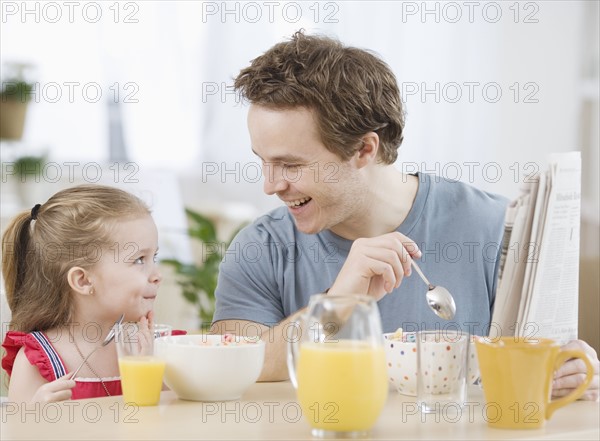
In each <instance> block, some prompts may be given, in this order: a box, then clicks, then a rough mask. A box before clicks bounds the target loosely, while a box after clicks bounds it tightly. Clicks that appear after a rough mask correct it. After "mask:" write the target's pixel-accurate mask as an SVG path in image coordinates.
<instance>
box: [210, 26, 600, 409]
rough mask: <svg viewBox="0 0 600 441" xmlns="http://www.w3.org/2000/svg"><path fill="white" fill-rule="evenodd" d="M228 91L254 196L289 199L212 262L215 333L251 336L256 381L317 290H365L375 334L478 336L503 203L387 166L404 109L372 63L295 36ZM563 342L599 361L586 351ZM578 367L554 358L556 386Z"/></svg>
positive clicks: (359, 54)
mask: <svg viewBox="0 0 600 441" xmlns="http://www.w3.org/2000/svg"><path fill="white" fill-rule="evenodd" d="M235 87H236V89H237V90H238V91H240V92H241V94H242V95H243V96H244V98H246V99H247V100H248V101H250V103H251V106H250V109H249V112H248V128H249V132H250V138H251V142H252V149H253V151H254V153H255V154H256V155H257V156H258V157H259V158H260V159H261V161H262V163H263V174H264V178H265V181H264V182H265V183H264V191H265V192H266V193H267V194H276V195H277V196H278V197H279V198H280V199H281V200H282V201H284V202H285V204H286V206H287V207H281V208H279V209H276V210H273V211H272V212H270V213H268V214H266V215H265V216H262V217H261V218H259V219H258V220H256V221H255V222H254V223H253V224H252V225H250V226H249V227H247V228H245V229H244V230H242V231H241V232H240V234H239V235H238V236H237V237H236V239H235V241H234V242H233V243H232V245H231V247H230V249H229V250H228V252H227V255H226V257H225V259H224V261H223V262H222V264H221V268H220V274H219V283H218V287H217V292H216V296H217V305H216V312H215V316H214V322H215V323H214V331H216V332H221V333H225V332H234V333H238V334H239V333H241V334H246V335H250V334H259V335H261V336H262V338H263V339H264V340H265V341H266V342H267V353H266V359H265V367H264V369H263V373H262V375H261V379H262V380H280V379H285V378H287V369H286V366H285V358H286V347H285V335H284V334H285V330H286V329H287V328H288V327H289V325H290V324H291V323H292V322H294V321H295V320H296V319H297V318H298V314H299V313H300V312H301V311H302V309H303V308H304V307H305V306H306V305H307V303H308V299H309V297H310V295H312V294H315V293H320V292H328V294H329V295H336V294H343V293H364V294H368V295H370V296H373V297H374V298H375V299H376V300H378V304H379V308H380V311H381V319H382V324H383V329H384V332H391V331H394V330H396V329H397V328H398V327H402V328H403V329H405V330H407V331H409V330H418V329H435V328H442V329H444V328H445V327H450V328H451V329H456V327H459V328H461V329H463V330H465V331H468V332H471V333H473V334H478V335H485V334H486V333H487V332H488V330H489V326H490V320H491V310H492V307H493V303H494V296H495V289H496V281H497V273H498V268H499V248H500V245H499V244H500V242H501V239H502V234H503V221H504V212H505V208H506V203H507V201H506V200H505V199H504V198H501V197H499V196H495V195H492V194H489V193H485V192H483V191H479V190H477V189H475V188H473V187H470V186H468V185H466V184H463V183H460V182H453V181H447V180H444V179H440V178H439V177H436V176H430V175H426V174H417V175H405V174H402V173H400V172H399V171H398V170H397V169H396V168H395V167H394V166H393V163H394V162H395V161H396V158H397V150H398V148H399V146H400V144H401V143H402V138H403V130H404V115H403V109H402V103H401V99H400V93H399V90H398V85H397V82H396V79H395V77H394V75H393V73H392V72H391V70H390V69H389V67H388V66H387V65H386V64H385V63H384V62H383V61H381V60H380V59H379V58H377V57H376V56H374V55H372V54H371V53H369V52H366V51H364V50H360V49H356V48H350V47H343V46H342V45H341V44H340V43H339V42H337V41H335V40H332V39H328V38H322V37H315V36H306V35H304V34H303V33H296V34H295V35H294V36H293V38H292V39H291V41H288V42H283V43H279V44H277V45H275V46H274V47H273V48H271V49H270V50H269V51H267V52H266V53H265V54H264V55H262V56H260V57H258V58H256V59H255V60H254V61H253V62H252V64H251V65H250V66H249V67H247V68H246V69H244V70H242V71H241V72H240V74H239V76H238V77H237V78H236V80H235ZM413 258H415V259H420V263H419V265H420V267H421V269H422V270H423V272H424V273H425V274H426V275H427V276H428V278H429V279H430V280H431V281H432V282H433V283H436V284H440V285H443V286H444V287H446V288H447V289H448V290H449V291H450V292H451V293H452V294H453V296H454V298H455V300H456V306H457V312H456V316H455V318H454V319H453V321H452V322H451V323H448V322H447V321H445V320H442V319H440V318H439V317H437V316H436V315H435V314H434V313H433V312H432V311H431V310H430V309H429V308H428V305H427V303H426V301H425V292H426V290H427V287H426V286H425V285H424V284H423V282H422V281H421V280H420V279H419V278H418V277H416V276H411V260H412V259H413ZM574 344H575V345H578V346H580V347H583V348H584V349H585V350H587V351H588V353H589V354H590V356H591V357H592V358H593V360H595V361H596V365H597V364H598V362H597V357H596V354H595V352H594V351H593V349H592V348H590V347H589V346H588V345H586V344H584V343H583V342H578V343H574ZM581 370H582V368H581V367H580V366H578V365H577V364H576V362H570V363H567V364H565V367H564V369H562V372H560V374H561V377H562V378H561V380H560V381H561V382H560V383H557V385H556V386H555V393H556V394H557V395H562V394H564V393H566V391H568V390H570V389H571V388H573V387H574V386H575V384H579V382H580V381H581V378H580V376H581V375H582V374H580V371H581ZM594 385H595V386H594V387H593V388H592V389H591V391H590V392H589V393H588V398H593V399H595V398H596V397H597V389H598V378H597V377H596V379H595V382H594Z"/></svg>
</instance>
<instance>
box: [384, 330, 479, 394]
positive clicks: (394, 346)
mask: <svg viewBox="0 0 600 441" xmlns="http://www.w3.org/2000/svg"><path fill="white" fill-rule="evenodd" d="M409 334H412V335H413V336H414V334H415V333H414V332H412V333H411V332H407V333H405V335H409ZM393 335H394V333H393V332H390V333H387V334H383V339H384V342H383V344H384V348H385V359H386V363H387V369H388V379H389V381H390V383H391V384H392V385H393V386H394V387H395V388H396V390H398V392H399V393H401V394H403V395H410V396H413V397H414V396H417V343H416V341H415V342H404V341H398V340H393V337H392V336H393ZM413 339H414V337H413ZM478 379H479V365H478V363H477V354H476V352H475V345H474V344H473V339H471V344H470V346H469V360H468V370H467V382H468V384H473V383H475V382H476V381H477V380H478Z"/></svg>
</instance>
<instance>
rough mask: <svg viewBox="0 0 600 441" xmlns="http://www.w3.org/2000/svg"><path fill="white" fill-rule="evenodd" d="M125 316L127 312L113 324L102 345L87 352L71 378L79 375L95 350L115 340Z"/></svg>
mask: <svg viewBox="0 0 600 441" xmlns="http://www.w3.org/2000/svg"><path fill="white" fill-rule="evenodd" d="M124 318H125V314H121V317H119V320H117V321H116V322H115V324H114V325H113V327H112V328H111V330H110V331H109V332H108V335H107V336H106V338H105V339H104V340H103V341H102V344H101V345H100V346H98V347H96V348H95V349H94V350H93V351H92V352H90V353H89V354H87V356H86V357H85V358H84V359H83V361H82V362H81V364H80V365H79V366H77V369H75V370H74V371H73V373H72V374H71V376H70V377H69V380H72V379H73V378H75V375H77V373H78V372H79V370H80V369H81V368H82V367H83V365H84V364H85V362H86V361H87V359H88V358H90V357H91V356H92V354H93V353H94V352H96V350H98V348H103V347H104V346H106V345H107V344H109V343H110V342H111V341H113V340H114V338H115V333H116V332H117V327H118V326H119V325H120V324H121V322H122V321H123V319H124Z"/></svg>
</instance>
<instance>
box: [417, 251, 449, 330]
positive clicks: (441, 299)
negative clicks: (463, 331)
mask: <svg viewBox="0 0 600 441" xmlns="http://www.w3.org/2000/svg"><path fill="white" fill-rule="evenodd" d="M411 263H412V266H414V267H415V270H417V273H419V276H421V279H423V282H425V283H426V284H427V286H428V287H429V291H427V294H426V295H425V297H426V298H427V304H428V305H429V307H430V308H431V310H432V311H433V312H435V313H436V314H437V315H438V317H440V318H443V319H444V320H452V319H453V318H454V314H456V304H455V303H454V298H453V297H452V294H450V292H448V290H447V289H446V288H444V287H443V286H434V285H432V284H431V283H429V280H427V277H425V275H424V274H423V272H422V271H421V268H419V266H418V265H417V264H416V263H415V261H414V260H411Z"/></svg>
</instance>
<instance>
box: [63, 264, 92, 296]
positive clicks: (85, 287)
mask: <svg viewBox="0 0 600 441" xmlns="http://www.w3.org/2000/svg"><path fill="white" fill-rule="evenodd" d="M67 280H68V281H69V286H70V287H71V289H72V290H73V291H75V292H76V293H77V294H83V295H90V294H93V293H94V287H93V286H92V282H91V281H90V278H89V274H88V272H87V271H86V270H84V269H83V268H81V267H79V266H74V267H73V268H71V269H70V270H69V272H68V273H67Z"/></svg>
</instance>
